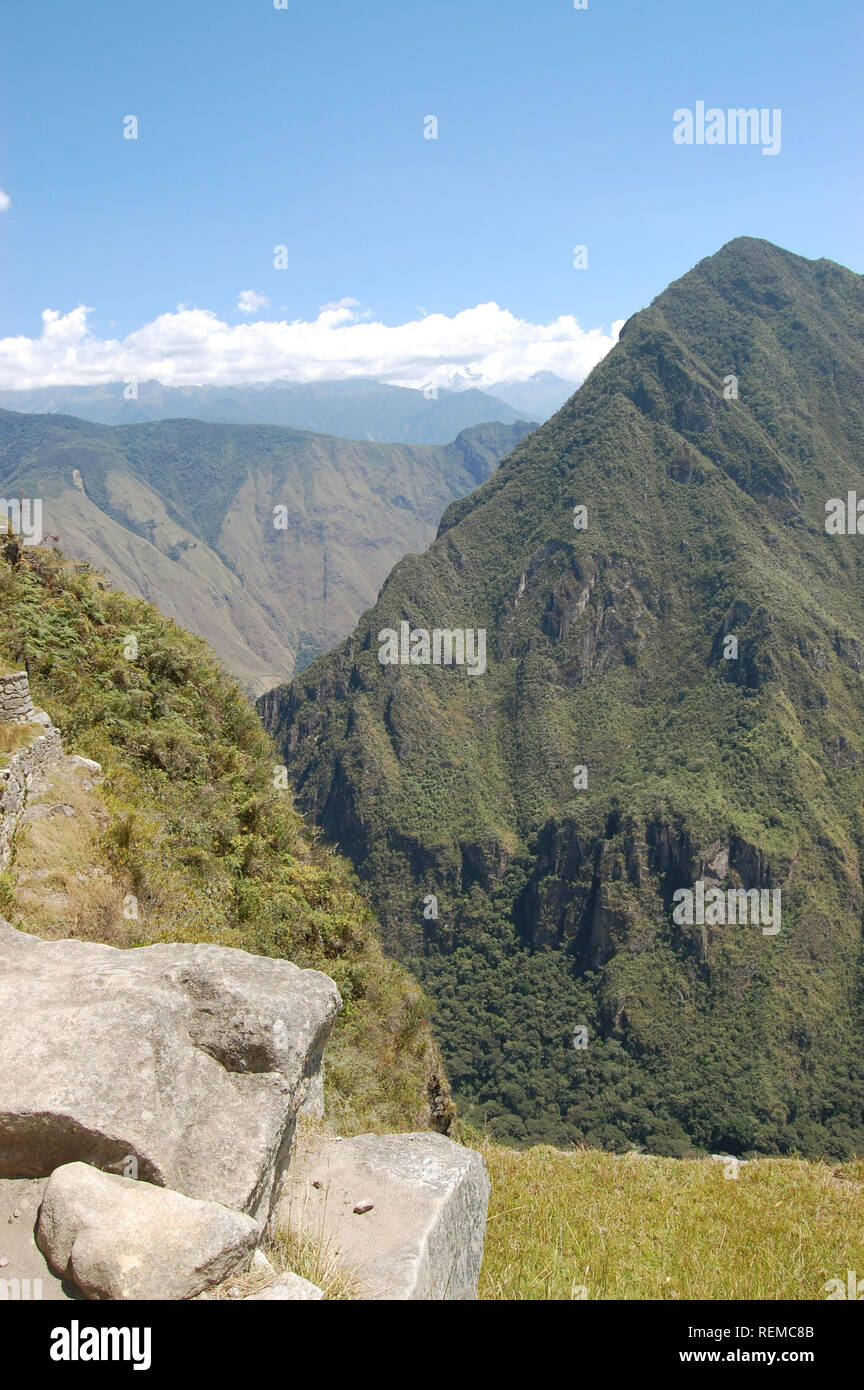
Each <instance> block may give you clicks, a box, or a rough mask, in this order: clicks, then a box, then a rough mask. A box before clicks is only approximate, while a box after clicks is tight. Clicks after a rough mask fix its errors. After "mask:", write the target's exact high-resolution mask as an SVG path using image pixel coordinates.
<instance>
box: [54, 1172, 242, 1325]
mask: <svg viewBox="0 0 864 1390" xmlns="http://www.w3.org/2000/svg"><path fill="white" fill-rule="evenodd" d="M260 1235H261V1230H260V1227H259V1226H258V1224H257V1222H255V1221H253V1220H252V1218H251V1217H249V1216H242V1215H241V1214H240V1213H239V1212H236V1211H229V1210H228V1208H227V1207H223V1206H220V1204H219V1203H218V1202H196V1201H193V1200H192V1198H190V1197H184V1196H182V1195H181V1194H180V1193H179V1192H169V1191H168V1190H167V1189H166V1188H164V1187H153V1186H152V1185H151V1184H150V1183H146V1182H135V1181H133V1180H132V1179H130V1178H120V1177H117V1176H116V1174H114V1173H100V1172H99V1171H98V1169H96V1168H91V1167H89V1166H88V1165H87V1164H86V1163H67V1164H65V1165H64V1166H63V1167H62V1168H56V1169H55V1170H54V1172H53V1173H52V1174H51V1178H50V1180H49V1182H48V1186H47V1187H46V1189H45V1196H44V1197H43V1199H42V1206H41V1208H40V1211H39V1224H38V1227H37V1230H36V1243H37V1245H38V1246H39V1249H40V1250H41V1251H42V1252H43V1254H44V1255H45V1258H46V1259H47V1260H48V1263H49V1264H50V1265H51V1268H52V1269H53V1270H54V1272H55V1273H56V1274H58V1275H60V1277H61V1278H65V1279H69V1280H71V1281H72V1283H74V1284H75V1285H76V1287H77V1288H78V1289H80V1290H81V1292H82V1293H83V1294H84V1295H85V1297H87V1298H100V1299H129V1298H146V1299H179V1298H194V1297H195V1295H196V1294H199V1293H201V1291H202V1290H203V1289H206V1288H209V1287H210V1285H212V1284H218V1283H220V1282H221V1280H223V1279H227V1278H228V1276H229V1275H230V1274H233V1273H234V1271H235V1270H236V1269H237V1268H238V1267H239V1266H240V1265H243V1264H246V1263H248V1261H249V1257H250V1255H251V1254H252V1251H253V1250H254V1249H255V1246H256V1244H257V1242H258V1240H259V1238H260Z"/></svg>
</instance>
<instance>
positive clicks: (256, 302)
mask: <svg viewBox="0 0 864 1390" xmlns="http://www.w3.org/2000/svg"><path fill="white" fill-rule="evenodd" d="M269 303H270V300H269V299H268V298H267V296H266V294H258V292H257V291H256V290H241V291H240V293H239V294H238V296H237V308H238V309H239V310H240V313H241V314H254V313H255V310H256V309H266V307H267V305H268V304H269Z"/></svg>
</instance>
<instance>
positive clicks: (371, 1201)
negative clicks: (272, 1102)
mask: <svg viewBox="0 0 864 1390" xmlns="http://www.w3.org/2000/svg"><path fill="white" fill-rule="evenodd" d="M488 1204H489V1176H488V1173H487V1171H486V1163H485V1161H484V1159H483V1158H482V1156H481V1155H480V1154H478V1153H475V1152H474V1151H473V1150H471V1149H466V1148H463V1146H462V1145H461V1144H456V1143H454V1142H453V1140H452V1139H446V1138H445V1137H444V1135H442V1134H434V1133H422V1134H388V1135H383V1136H379V1135H374V1134H363V1135H361V1136H360V1137H359V1138H356V1139H334V1138H330V1137H325V1136H321V1135H320V1134H319V1135H316V1134H314V1133H312V1134H308V1135H304V1136H303V1138H302V1140H301V1141H299V1142H298V1147H297V1149H296V1150H295V1153H294V1156H293V1158H292V1161H291V1165H290V1167H289V1169H288V1174H287V1176H286V1181H285V1188H284V1189H283V1197H282V1201H281V1203H280V1207H279V1220H280V1222H281V1223H283V1224H284V1225H285V1226H287V1227H288V1229H289V1230H291V1231H292V1232H294V1233H295V1234H297V1235H299V1236H302V1237H306V1238H309V1239H311V1240H313V1241H315V1242H317V1243H319V1244H320V1245H322V1246H324V1247H325V1249H326V1250H327V1251H328V1252H329V1253H332V1254H333V1255H334V1256H335V1258H336V1261H337V1264H338V1266H339V1268H340V1269H343V1270H345V1272H346V1273H350V1274H351V1275H352V1276H354V1278H355V1279H356V1280H357V1281H358V1284H359V1285H360V1286H361V1297H366V1298H370V1299H376V1300H380V1299H400V1300H415V1299H417V1300H419V1299H440V1300H448V1301H449V1300H458V1299H473V1298H476V1296H477V1282H478V1280H479V1277H480V1266H481V1263H482V1260H483V1243H484V1237H485V1231H486V1210H487V1207H488Z"/></svg>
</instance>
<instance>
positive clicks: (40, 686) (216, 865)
mask: <svg viewBox="0 0 864 1390" xmlns="http://www.w3.org/2000/svg"><path fill="white" fill-rule="evenodd" d="M130 639H134V643H135V644H137V645H132V644H131V642H130ZM4 665H5V666H7V667H9V668H10V669H20V668H21V667H22V666H26V668H27V670H28V672H29V676H30V684H31V689H32V691H33V696H34V699H35V700H36V702H37V704H39V705H41V706H42V707H44V708H45V709H46V710H47V711H48V713H49V714H50V715H51V716H52V718H53V719H54V721H55V723H56V724H57V725H58V727H59V728H60V730H61V732H62V735H63V741H64V746H65V748H66V750H67V752H75V753H79V754H83V755H84V756H86V757H91V758H95V759H97V760H98V761H99V762H100V763H102V765H103V768H104V771H105V779H104V789H103V791H102V793H101V798H100V799H101V801H102V802H103V803H104V811H105V812H107V815H106V816H105V827H104V832H103V834H102V836H101V839H100V843H99V845H98V854H99V856H100V857H101V859H102V860H103V862H104V865H105V867H106V869H107V871H108V872H109V873H110V874H111V875H113V878H114V880H115V881H116V882H117V883H118V884H119V885H120V888H121V890H122V891H121V892H120V893H119V894H118V895H117V899H118V901H119V902H121V903H122V901H123V897H124V895H125V893H126V891H127V890H128V891H129V892H131V893H133V894H134V895H135V897H136V899H137V904H138V913H139V915H138V917H137V918H132V919H130V918H128V917H124V916H123V915H122V914H121V913H120V912H119V910H118V911H117V912H116V915H115V918H114V920H103V921H101V922H99V921H98V920H97V908H99V909H100V910H102V909H104V904H105V898H104V894H103V895H102V897H101V898H100V899H99V900H98V903H97V902H96V901H95V900H94V902H93V904H92V908H93V912H92V914H91V915H92V920H85V923H84V927H85V928H86V929H87V930H88V931H89V934H91V935H96V936H97V937H100V938H101V939H105V940H108V941H109V942H111V943H113V944H116V945H122V946H132V947H134V946H136V945H140V944H145V943H147V942H151V941H156V940H161V941H212V942H216V943H219V944H221V945H225V946H234V947H240V948H242V949H244V950H249V951H254V952H259V953H261V954H264V955H275V956H281V957H285V958H287V959H290V960H293V961H295V962H297V964H299V965H304V966H312V967H315V968H317V969H322V970H325V971H326V972H327V973H328V974H329V975H331V976H332V978H333V979H334V980H335V981H336V983H337V984H338V986H339V989H340V991H341V992H342V996H343V1000H344V1009H343V1012H342V1015H341V1017H340V1020H339V1022H338V1024H337V1027H336V1031H335V1033H334V1038H333V1041H332V1043H331V1046H330V1048H329V1050H328V1054H327V1085H328V1089H329V1095H330V1109H331V1112H332V1115H333V1118H334V1120H335V1121H336V1122H337V1123H339V1124H341V1125H342V1126H343V1128H344V1129H345V1130H348V1131H350V1130H352V1129H354V1128H356V1127H361V1128H369V1127H377V1126H384V1127H395V1128H411V1127H413V1126H414V1125H417V1124H419V1125H423V1124H425V1123H428V1122H429V1120H430V1119H437V1120H438V1121H439V1122H441V1121H442V1120H446V1118H447V1114H448V1105H447V1094H446V1086H445V1085H444V1083H443V1081H442V1079H441V1076H440V1067H439V1061H438V1056H437V1052H436V1049H435V1047H434V1045H433V1044H432V1043H431V1041H430V1038H429V1031H428V1025H427V1022H426V1020H427V1017H428V1012H429V1008H428V1003H427V1001H426V1000H425V999H424V996H423V994H422V992H421V991H420V990H419V989H418V987H417V986H416V984H414V983H413V982H412V981H411V980H410V979H409V978H408V977H407V976H406V974H405V972H404V970H402V968H401V967H399V966H398V965H397V964H396V963H395V961H392V960H388V959H386V958H385V957H384V956H383V955H382V953H381V950H380V947H379V945H378V938H377V928H376V924H375V922H374V919H373V918H372V915H371V913H370V911H369V908H368V906H367V904H366V902H365V901H364V899H363V898H362V897H361V896H360V895H359V894H358V892H357V890H356V888H355V886H354V885H353V883H352V880H351V876H350V873H349V871H348V869H347V868H346V866H345V864H344V862H343V861H342V860H340V859H339V858H338V857H337V856H336V854H335V853H334V852H332V851H330V850H326V849H324V848H323V847H322V846H321V845H320V844H316V843H315V842H314V837H310V835H309V834H308V833H307V832H306V830H305V829H304V827H303V825H302V822H301V818H300V816H299V815H298V813H297V811H296V810H295V809H294V806H293V804H292V801H291V797H290V793H289V792H286V791H283V790H280V789H279V787H278V783H279V782H280V773H279V768H278V760H277V759H276V757H275V754H274V750H273V748H272V745H271V743H270V740H269V739H268V738H267V736H266V735H265V734H264V731H263V730H262V728H261V724H260V721H259V720H258V718H257V716H256V715H255V712H254V710H253V709H252V707H251V706H250V705H249V703H248V701H247V699H246V698H245V696H244V695H243V694H242V692H241V691H240V689H239V687H238V686H237V685H236V684H235V682H234V681H232V680H230V679H228V678H227V677H226V676H225V675H224V674H223V673H222V672H221V670H220V669H219V667H218V665H217V663H216V662H215V661H214V659H213V657H212V655H211V654H210V653H209V651H208V650H207V648H206V646H205V644H204V643H203V642H201V641H200V640H199V639H198V638H195V637H192V636H190V635H189V634H188V633H185V632H183V631H182V630H181V629H180V628H178V627H177V626H175V624H174V623H172V622H170V621H168V620H167V619H165V618H163V617H162V615H161V614H160V613H159V612H158V611H157V610H156V609H155V608H153V607H151V606H150V605H149V604H147V603H144V602H142V601H141V600H137V599H131V598H129V597H127V596H126V595H124V594H121V593H117V592H113V591H111V590H110V589H109V588H108V586H107V585H105V584H104V583H103V582H101V581H99V580H98V578H96V577H95V576H93V575H92V574H91V573H90V572H88V570H87V567H86V566H84V565H76V566H74V567H73V566H71V565H69V564H67V563H66V562H64V561H63V560H62V558H61V557H60V556H59V555H57V554H56V553H55V552H54V551H50V550H40V549H22V547H20V545H19V544H18V542H17V540H15V539H14V538H12V537H4V538H3V539H2V541H0V669H2V667H3V666H4ZM61 821H62V818H61ZM47 869H48V871H49V872H50V873H52V874H57V873H58V872H59V871H60V870H61V869H62V865H60V864H58V863H56V862H52V863H50V864H48V865H47ZM24 901H25V900H24V899H23V898H22V897H21V896H20V895H19V894H18V893H17V892H16V874H15V872H14V865H13V868H12V869H11V870H10V871H8V872H7V873H6V874H4V875H0V910H2V911H3V912H4V914H5V915H6V916H7V917H8V918H9V919H10V920H12V921H13V922H14V923H15V924H16V925H18V926H21V927H22V928H23V929H25V930H26V929H30V930H37V929H38V924H34V923H33V922H31V921H30V919H29V918H28V915H27V911H26V907H25V906H24V905H23V904H24ZM86 917H87V914H86V912H85V918H86ZM62 928H65V930H64V931H63V934H64V935H65V934H68V924H67V923H63V924H62V927H61V929H62ZM430 1106H431V1107H432V1110H431V1111H430ZM433 1111H434V1113H432V1112H433Z"/></svg>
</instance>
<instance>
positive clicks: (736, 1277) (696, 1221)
mask: <svg viewBox="0 0 864 1390" xmlns="http://www.w3.org/2000/svg"><path fill="white" fill-rule="evenodd" d="M475 1147H477V1148H479V1149H480V1151H481V1152H482V1153H483V1155H484V1157H485V1158H486V1162H487V1163H488V1165H489V1173H490V1177H491V1179H492V1199H491V1203H490V1207H489V1224H488V1228H487V1239H486V1255H485V1259H484V1263H483V1273H482V1275H481V1280H480V1291H479V1296H480V1298H481V1299H486V1300H512V1299H540V1300H544V1301H545V1300H560V1299H565V1300H570V1299H581V1298H589V1299H624V1300H632V1299H682V1300H685V1299H699V1300H708V1299H723V1300H729V1299H796V1300H811V1299H816V1300H821V1299H825V1298H827V1296H828V1294H827V1293H826V1290H825V1288H824V1285H825V1284H826V1283H827V1282H828V1280H830V1279H840V1280H841V1281H842V1282H843V1284H844V1285H845V1284H846V1279H847V1270H850V1269H851V1270H856V1271H857V1272H858V1277H859V1278H861V1277H864V1162H862V1161H860V1160H859V1161H855V1162H851V1163H843V1164H837V1165H832V1164H826V1163H808V1162H804V1161H798V1160H795V1159H764V1160H761V1161H756V1162H751V1163H748V1164H746V1165H745V1164H741V1165H740V1166H739V1167H738V1170H737V1172H738V1176H737V1178H733V1177H731V1176H724V1174H725V1173H730V1174H731V1173H732V1172H734V1171H735V1170H734V1167H733V1166H732V1164H731V1162H730V1163H729V1164H724V1163H723V1162H719V1161H712V1160H710V1159H708V1160H706V1159H701V1160H685V1159H673V1158H655V1157H644V1156H641V1155H635V1154H627V1155H625V1156H623V1157H619V1156H617V1155H614V1154H608V1153H601V1152H599V1151H597V1150H592V1149H586V1150H577V1151H573V1152H569V1153H568V1152H563V1151H561V1150H558V1149H552V1148H547V1147H541V1148H532V1149H525V1150H515V1149H507V1148H502V1147H500V1146H499V1145H496V1144H492V1143H488V1142H479V1143H477V1144H476V1145H475ZM583 1289H584V1292H583Z"/></svg>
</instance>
